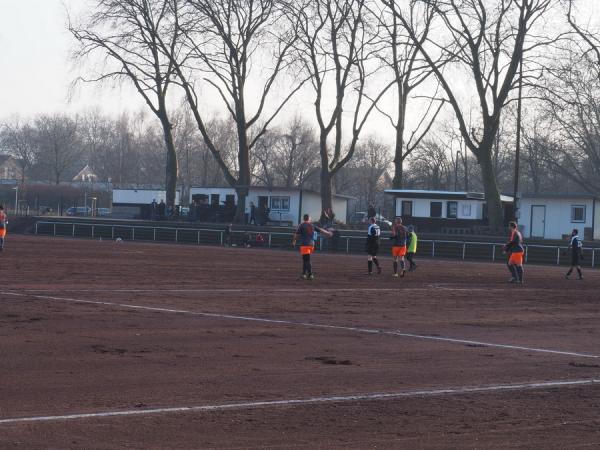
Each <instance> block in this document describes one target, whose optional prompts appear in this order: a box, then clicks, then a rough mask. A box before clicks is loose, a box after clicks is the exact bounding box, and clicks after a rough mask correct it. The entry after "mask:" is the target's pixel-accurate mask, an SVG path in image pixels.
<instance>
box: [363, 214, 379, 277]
mask: <svg viewBox="0 0 600 450" xmlns="http://www.w3.org/2000/svg"><path fill="white" fill-rule="evenodd" d="M380 235H381V228H379V225H377V221H376V220H375V217H371V218H370V219H369V229H368V230H367V243H366V246H365V247H366V250H367V254H368V255H369V256H368V257H367V267H368V269H369V272H368V275H373V263H375V266H376V267H377V273H381V267H380V266H379V261H377V252H378V251H379V236H380Z"/></svg>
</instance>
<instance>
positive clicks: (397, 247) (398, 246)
mask: <svg viewBox="0 0 600 450" xmlns="http://www.w3.org/2000/svg"><path fill="white" fill-rule="evenodd" d="M407 237H408V229H407V228H406V227H405V226H404V225H402V217H396V220H395V221H394V225H393V226H392V235H391V236H390V239H391V240H392V256H393V257H394V275H393V276H394V277H397V276H398V262H400V268H401V269H402V272H401V275H400V276H401V277H403V276H404V275H405V274H406V269H405V267H406V266H405V262H404V257H405V256H406V239H407Z"/></svg>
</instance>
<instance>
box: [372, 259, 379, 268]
mask: <svg viewBox="0 0 600 450" xmlns="http://www.w3.org/2000/svg"><path fill="white" fill-rule="evenodd" d="M373 262H374V263H375V265H376V266H377V267H379V261H377V258H375V257H374V258H373Z"/></svg>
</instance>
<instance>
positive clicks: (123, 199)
mask: <svg viewBox="0 0 600 450" xmlns="http://www.w3.org/2000/svg"><path fill="white" fill-rule="evenodd" d="M153 200H156V203H160V201H161V200H163V201H164V202H166V201H167V192H166V191H161V190H150V189H114V190H113V200H112V202H113V204H114V203H122V204H129V205H143V204H150V203H152V201H153ZM175 204H176V205H178V204H179V191H177V192H176V193H175Z"/></svg>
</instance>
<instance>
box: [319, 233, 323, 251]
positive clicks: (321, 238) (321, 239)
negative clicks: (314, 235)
mask: <svg viewBox="0 0 600 450" xmlns="http://www.w3.org/2000/svg"><path fill="white" fill-rule="evenodd" d="M319 251H323V236H319Z"/></svg>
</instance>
